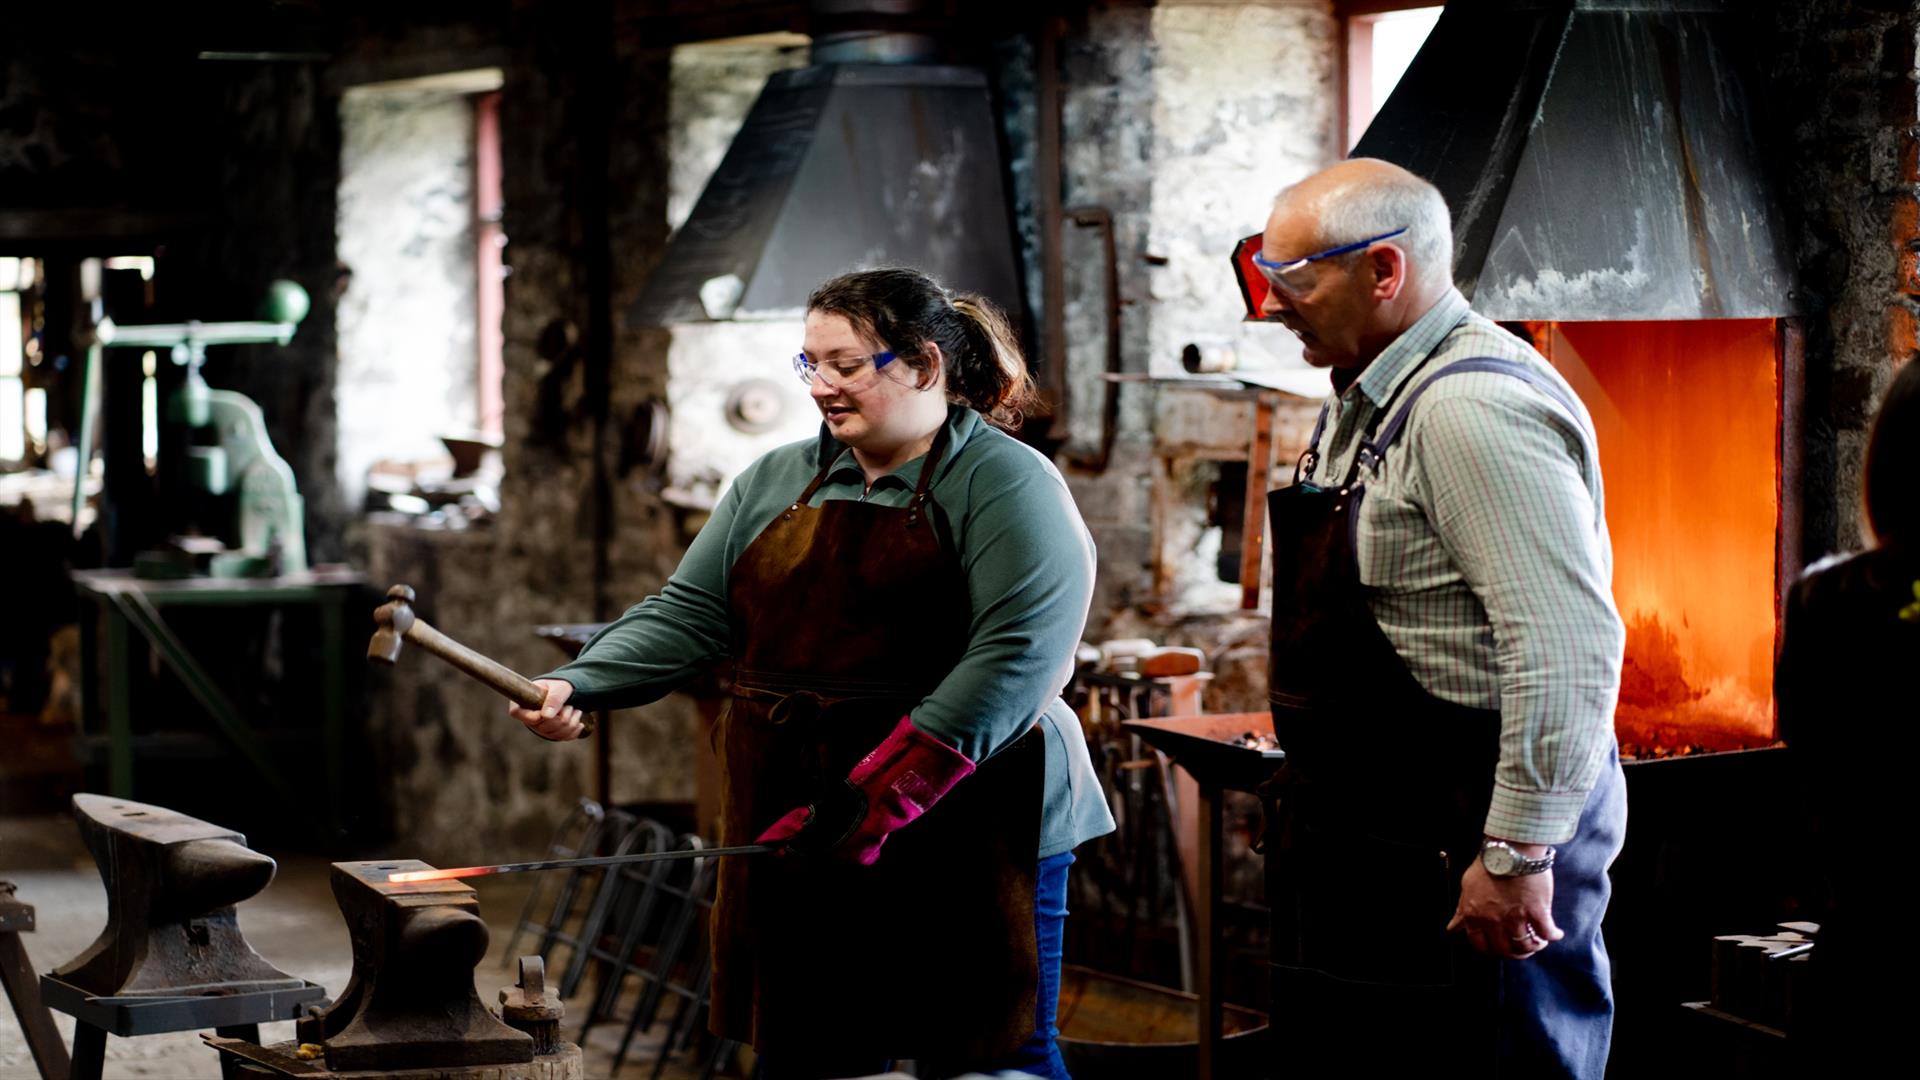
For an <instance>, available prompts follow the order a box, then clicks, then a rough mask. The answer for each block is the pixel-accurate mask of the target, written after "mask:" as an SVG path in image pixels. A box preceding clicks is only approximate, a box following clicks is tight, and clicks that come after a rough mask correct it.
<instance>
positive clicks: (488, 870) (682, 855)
mask: <svg viewBox="0 0 1920 1080" xmlns="http://www.w3.org/2000/svg"><path fill="white" fill-rule="evenodd" d="M781 846H782V845H776V844H742V845H740V846H739V847H720V848H683V849H681V850H679V851H647V852H642V853H640V854H638V855H601V856H598V857H596V858H592V859H542V860H540V861H539V862H520V863H495V864H494V865H492V866H455V867H451V868H449V869H446V870H402V871H400V872H398V873H394V874H388V875H387V880H388V881H392V882H398V883H402V884H404V883H407V882H413V881H447V880H450V879H452V878H470V877H486V876H487V875H489V874H521V873H525V872H527V871H529V870H572V869H574V868H575V867H582V866H620V865H624V864H626V863H642V862H661V861H665V860H668V859H704V858H719V857H720V856H723V855H765V854H767V853H768V852H770V851H779V850H780V848H781Z"/></svg>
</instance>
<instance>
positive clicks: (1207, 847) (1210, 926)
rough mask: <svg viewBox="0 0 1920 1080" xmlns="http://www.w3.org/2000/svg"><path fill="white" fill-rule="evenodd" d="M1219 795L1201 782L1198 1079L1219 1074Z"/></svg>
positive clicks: (1222, 980) (1222, 992)
mask: <svg viewBox="0 0 1920 1080" xmlns="http://www.w3.org/2000/svg"><path fill="white" fill-rule="evenodd" d="M1221 801H1222V800H1221V795H1220V788H1219V787H1218V786H1216V785H1214V784H1201V785H1200V821H1201V828H1202V829H1203V830H1205V835H1204V836H1203V837H1202V840H1201V844H1200V902H1199V903H1198V904H1196V905H1194V926H1195V929H1196V930H1197V931H1198V933H1196V934H1195V937H1196V938H1197V939H1198V941H1199V949H1198V950H1197V953H1198V955H1197V956H1196V957H1195V959H1194V970H1195V974H1196V976H1197V977H1196V978H1195V979H1194V982H1195V983H1196V986H1195V989H1196V990H1197V991H1198V993H1199V1017H1198V1019H1199V1031H1198V1032H1197V1041H1198V1044H1199V1045H1198V1049H1199V1062H1198V1064H1199V1068H1198V1070H1197V1076H1198V1078H1199V1080H1214V1077H1216V1076H1219V1075H1221V1074H1220V1072H1219V1069H1220V1050H1221V1042H1222V1040H1221V1035H1220V1024H1221V1020H1222V1018H1223V1015H1224V1013H1225V1010H1224V1008H1223V1007H1222V1004H1223V1002H1224V1001H1225V999H1226V981H1227V980H1226V971H1225V969H1224V968H1222V966H1221V959H1222V957H1221V956H1220V881H1221V875H1220V858H1221V834H1222V829H1221V812H1220V811H1221V807H1220V804H1221Z"/></svg>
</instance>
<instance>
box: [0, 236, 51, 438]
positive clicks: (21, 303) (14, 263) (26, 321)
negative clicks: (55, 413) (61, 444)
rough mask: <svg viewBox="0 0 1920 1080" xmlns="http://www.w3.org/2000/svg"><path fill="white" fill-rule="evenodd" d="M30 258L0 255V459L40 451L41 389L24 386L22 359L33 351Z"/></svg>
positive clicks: (43, 418)
mask: <svg viewBox="0 0 1920 1080" xmlns="http://www.w3.org/2000/svg"><path fill="white" fill-rule="evenodd" d="M35 270H36V266H35V263H34V260H32V259H21V258H15V257H11V256H8V257H0V462H18V461H23V460H25V459H26V458H27V454H28V450H29V449H31V450H33V451H34V453H35V454H40V453H44V452H45V451H46V440H47V392H46V390H44V389H42V388H40V387H28V386H27V362H28V360H29V359H33V358H35V357H36V356H37V354H38V349H39V340H38V338H37V337H36V336H35V335H34V334H33V320H32V312H33V308H32V304H31V302H30V299H29V295H28V294H29V292H30V290H32V288H33V283H34V276H35Z"/></svg>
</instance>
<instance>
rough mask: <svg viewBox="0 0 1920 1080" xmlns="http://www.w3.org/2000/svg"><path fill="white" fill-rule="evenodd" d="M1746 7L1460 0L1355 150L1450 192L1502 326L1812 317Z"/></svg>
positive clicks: (1472, 288) (1475, 285)
mask: <svg viewBox="0 0 1920 1080" xmlns="http://www.w3.org/2000/svg"><path fill="white" fill-rule="evenodd" d="M1732 7H1733V5H1729V4H1723V3H1716V2H1711V0H1674V2H1669V3H1658V2H1646V0H1642V2H1638V3H1634V2H1628V0H1559V2H1552V0H1533V2H1528V0H1454V2H1453V3H1449V4H1448V5H1447V7H1446V10H1445V11H1444V13H1442V15H1441V17H1440V20H1439V22H1438V23H1437V24H1436V25H1435V27H1434V29H1433V33H1432V34H1431V35H1430V36H1429V37H1428V39H1427V42H1426V44H1425V45H1424V46H1423V47H1422V48H1421V50H1420V52H1419V54H1418V55H1417V56H1415V57H1414V60H1413V63H1412V65H1411V66H1410V67H1409V68H1408V69H1407V72H1406V75H1405V77H1404V78H1402V79H1401V81H1400V84H1399V86H1398V87H1396V88H1395V90H1394V91H1393V94H1392V96H1391V97H1389V98H1388V99H1387V102H1386V104H1385V105H1384V106H1383V107H1382V108H1381V110H1380V112H1379V114H1378V116H1377V117H1376V118H1375V119H1374V121H1373V123H1372V124H1371V125H1370V126H1369V127H1368V128H1367V130H1366V133H1365V134H1364V135H1363V136H1362V137H1361V139H1360V143H1359V145H1358V146H1357V147H1355V148H1354V151H1353V153H1354V156H1356V157H1377V158H1384V159H1386V160H1388V161H1393V162H1396V163H1398V164H1400V165H1403V166H1405V167H1407V168H1408V169H1411V170H1412V171H1414V172H1415V173H1418V174H1419V175H1421V176H1424V177H1427V178H1428V179H1430V180H1432V181H1433V182H1434V183H1435V184H1436V185H1438V186H1439V188H1440V190H1441V191H1442V192H1443V193H1444V194H1445V195H1446V197H1447V202H1448V204H1449V205H1450V206H1451V207H1452V209H1453V215H1454V252H1455V266H1454V276H1455V279H1456V280H1457V281H1458V283H1459V285H1460V287H1461V289H1462V291H1464V292H1465V293H1467V295H1468V296H1470V297H1472V299H1473V306H1474V308H1475V309H1476V310H1478V311H1479V312H1481V313H1482V314H1484V315H1486V316H1488V317H1490V318H1494V319H1515V320H1520V319H1565V320H1582V319H1595V320H1598V319H1729V318H1770V317H1779V316H1783V315H1793V314H1798V313H1799V312H1800V310H1801V309H1800V297H1799V295H1798V294H1797V291H1796V289H1795V282H1794V277H1793V271H1792V253H1793V249H1792V245H1791V244H1790V243H1789V241H1788V228H1787V225H1786V221H1785V219H1784V218H1783V217H1782V215H1781V213H1780V211H1779V202H1778V200H1777V199H1775V197H1774V193H1773V190H1772V184H1771V183H1770V181H1769V176H1768V172H1767V169H1766V166H1765V156H1764V154H1763V153H1762V151H1761V147H1760V144H1759V139H1758V137H1757V134H1756V132H1757V130H1758V127H1759V124H1758V120H1759V106H1758V99H1757V98H1755V97H1754V96H1752V94H1751V89H1752V83H1753V80H1752V79H1751V73H1750V71H1749V69H1748V67H1747V66H1746V57H1745V50H1744V49H1742V48H1741V39H1740V37H1739V34H1738V32H1737V31H1738V30H1739V28H1738V27H1736V25H1735V20H1736V18H1743V16H1740V15H1737V14H1736V13H1734V12H1733V11H1732ZM1744 18H1746V19H1747V20H1749V21H1750V20H1751V16H1750V15H1748V16H1744Z"/></svg>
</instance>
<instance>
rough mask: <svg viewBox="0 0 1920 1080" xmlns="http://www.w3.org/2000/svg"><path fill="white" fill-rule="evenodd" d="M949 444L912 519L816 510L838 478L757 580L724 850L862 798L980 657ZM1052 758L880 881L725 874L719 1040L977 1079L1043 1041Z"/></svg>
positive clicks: (883, 858) (730, 721)
mask: <svg viewBox="0 0 1920 1080" xmlns="http://www.w3.org/2000/svg"><path fill="white" fill-rule="evenodd" d="M946 442H947V434H946V431H945V429H942V431H941V433H940V435H939V436H938V438H937V440H936V442H935V444H934V446H933V448H932V450H931V451H929V453H928V454H927V457H926V459H925V464H924V466H923V468H922V469H921V473H920V480H919V484H918V485H917V486H916V488H915V490H914V494H913V498H912V501H911V502H910V504H909V505H908V506H905V507H884V506H876V505H873V504H871V503H867V502H862V501H855V500H851V499H832V500H828V501H827V502H825V503H822V504H821V505H820V506H818V507H812V506H808V505H807V503H808V500H810V499H812V498H813V495H814V493H815V492H816V491H818V490H819V488H820V485H821V483H822V482H824V481H825V479H826V477H827V474H828V472H829V470H830V468H831V465H828V466H824V467H822V468H821V470H820V472H819V473H818V474H817V475H815V476H814V478H813V482H812V483H810V484H808V485H807V488H806V490H805V491H804V492H802V493H801V494H800V495H799V497H798V498H796V499H795V500H794V501H793V503H792V505H791V506H789V507H788V508H787V509H786V510H784V511H782V512H781V514H780V516H779V517H777V518H775V519H774V520H773V522H772V523H771V524H769V525H768V526H767V528H766V529H765V531H763V532H762V533H761V534H760V535H759V536H758V537H757V538H756V539H755V540H754V541H753V543H752V544H750V545H749V546H748V547H747V549H746V551H745V552H743V553H742V554H741V556H740V558H739V560H738V561H737V562H735V564H734V566H733V571H732V575H731V581H730V584H729V586H728V596H727V601H728V607H729V612H730V620H731V624H732V638H733V642H732V644H733V657H734V661H735V670H734V676H733V696H732V698H731V700H730V701H729V702H728V705H727V708H726V710H725V712H724V713H723V715H722V716H721V719H720V721H719V723H718V725H717V726H716V727H715V729H714V736H715V739H716V747H715V749H716V750H717V752H718V754H719V758H720V767H721V772H720V798H721V824H720V834H721V835H720V842H721V843H722V844H743V843H751V842H752V841H753V840H754V838H755V837H757V836H759V835H760V833H761V832H762V831H764V830H765V829H766V828H767V827H768V826H770V825H772V824H773V822H774V821H775V819H777V818H779V817H780V816H781V815H782V814H785V813H786V812H787V811H789V810H791V809H793V808H794V807H795V806H801V805H805V804H806V803H807V802H809V801H810V799H811V797H812V795H813V793H814V792H815V791H816V790H818V788H819V787H820V786H821V785H823V784H830V783H837V782H840V781H841V780H842V779H843V778H844V777H845V776H846V774H847V772H848V771H849V770H850V769H851V768H852V767H853V766H854V764H855V763H856V762H858V761H859V760H860V758H861V757H863V756H865V755H866V754H867V753H868V752H869V751H871V750H872V749H873V748H874V747H875V746H877V745H879V743H880V742H881V740H883V739H885V738H886V736H887V735H888V733H889V732H891V731H892V730H893V728H894V725H895V724H897V723H898V722H899V720H900V718H901V717H902V716H904V715H906V714H907V713H908V711H909V710H911V709H912V708H913V707H914V706H915V705H917V704H918V703H919V702H920V701H921V700H922V699H924V698H925V697H926V696H927V695H928V694H929V693H930V692H931V691H932V690H933V689H934V688H935V687H936V686H937V685H938V684H939V683H940V681H941V680H942V679H944V678H945V677H946V676H947V674H948V673H949V672H951V671H952V670H953V668H954V666H955V665H956V664H957V663H958V662H959V660H960V657H961V655H962V653H964V652H965V650H966V646H967V637H968V631H969V626H970V616H971V614H972V605H971V603H970V601H969V598H968V593H967V582H966V575H965V572H964V570H963V569H962V567H961V565H960V561H959V559H958V558H957V557H956V556H955V554H954V552H953V551H952V550H951V545H950V544H948V543H946V542H944V538H945V536H946V534H947V533H946V529H945V520H944V517H943V516H942V514H941V511H940V508H939V506H938V504H936V503H934V502H932V501H930V499H929V498H928V495H927V489H928V486H929V484H930V483H931V482H932V478H933V475H934V473H935V471H936V468H937V466H938V465H939V463H940V460H941V456H942V452H943V450H944V449H945V446H946ZM1042 738H1043V736H1042V735H1041V733H1040V732H1039V731H1038V730H1037V729H1036V730H1029V731H1028V732H1027V733H1026V734H1025V735H1024V736H1022V737H1021V738H1020V739H1018V740H1016V741H1015V742H1014V743H1013V744H1012V745H1010V746H1008V747H1006V748H1005V749H1003V750H1001V751H1000V752H999V753H996V754H994V755H993V756H992V757H991V758H988V759H987V760H985V761H982V762H980V763H979V766H978V768H977V769H976V770H975V771H974V773H973V774H972V775H971V776H969V777H967V778H966V779H965V780H962V781H961V782H960V783H959V784H958V785H957V786H955V787H954V788H953V790H952V791H951V792H949V793H948V794H947V796H946V797H945V798H943V799H941V800H940V801H939V802H938V803H936V804H935V805H934V806H933V807H932V808H931V809H930V810H928V811H927V812H926V813H925V814H924V815H922V816H921V817H920V818H918V819H916V820H915V821H913V822H912V823H911V824H909V825H907V826H905V827H904V828H902V829H900V830H898V831H897V832H895V833H893V834H892V835H891V836H889V837H888V838H887V841H886V846H885V847H883V848H882V849H881V852H880V859H879V861H878V862H876V863H875V864H874V865H872V866H857V865H850V864H847V863H843V862H840V861H838V860H834V859H830V858H804V857H799V856H773V857H760V858H751V859H727V860H724V861H723V864H722V867H721V871H720V881H719V892H718V895H717V897H716V900H715V906H714V912H713V924H712V927H713V956H714V978H713V1006H712V1014H711V1020H710V1024H711V1026H712V1028H713V1031H714V1032H715V1033H716V1034H718V1035H721V1036H724V1037H727V1038H732V1039H737V1040H741V1041H745V1042H750V1043H752V1044H753V1045H754V1046H755V1047H756V1048H758V1049H759V1050H760V1051H761V1052H763V1053H768V1054H793V1053H800V1052H806V1051H813V1052H818V1051H819V1050H820V1049H822V1048H823V1047H828V1046H831V1047H834V1048H837V1050H838V1051H844V1052H846V1053H849V1054H853V1053H872V1054H875V1055H884V1056H887V1057H954V1058H959V1059H962V1060H973V1059H984V1058H991V1057H993V1056H996V1055H1000V1054H1004V1053H1007V1052H1009V1051H1011V1050H1013V1049H1014V1048H1016V1047H1017V1046H1019V1045H1020V1044H1021V1043H1022V1042H1023V1041H1025V1040H1026V1038H1027V1037H1028V1036H1029V1035H1031V1034H1032V1032H1033V1025H1034V1001H1035V996H1036V986H1037V984H1038V977H1039V960H1038V957H1037V953H1036V950H1035V945H1034V927H1033V890H1034V867H1035V863H1036V859H1037V853H1038V851H1039V847H1040V809H1041V799H1042V797H1043V794H1044V784H1045V776H1046V752H1045V745H1044V743H1043V742H1042Z"/></svg>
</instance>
